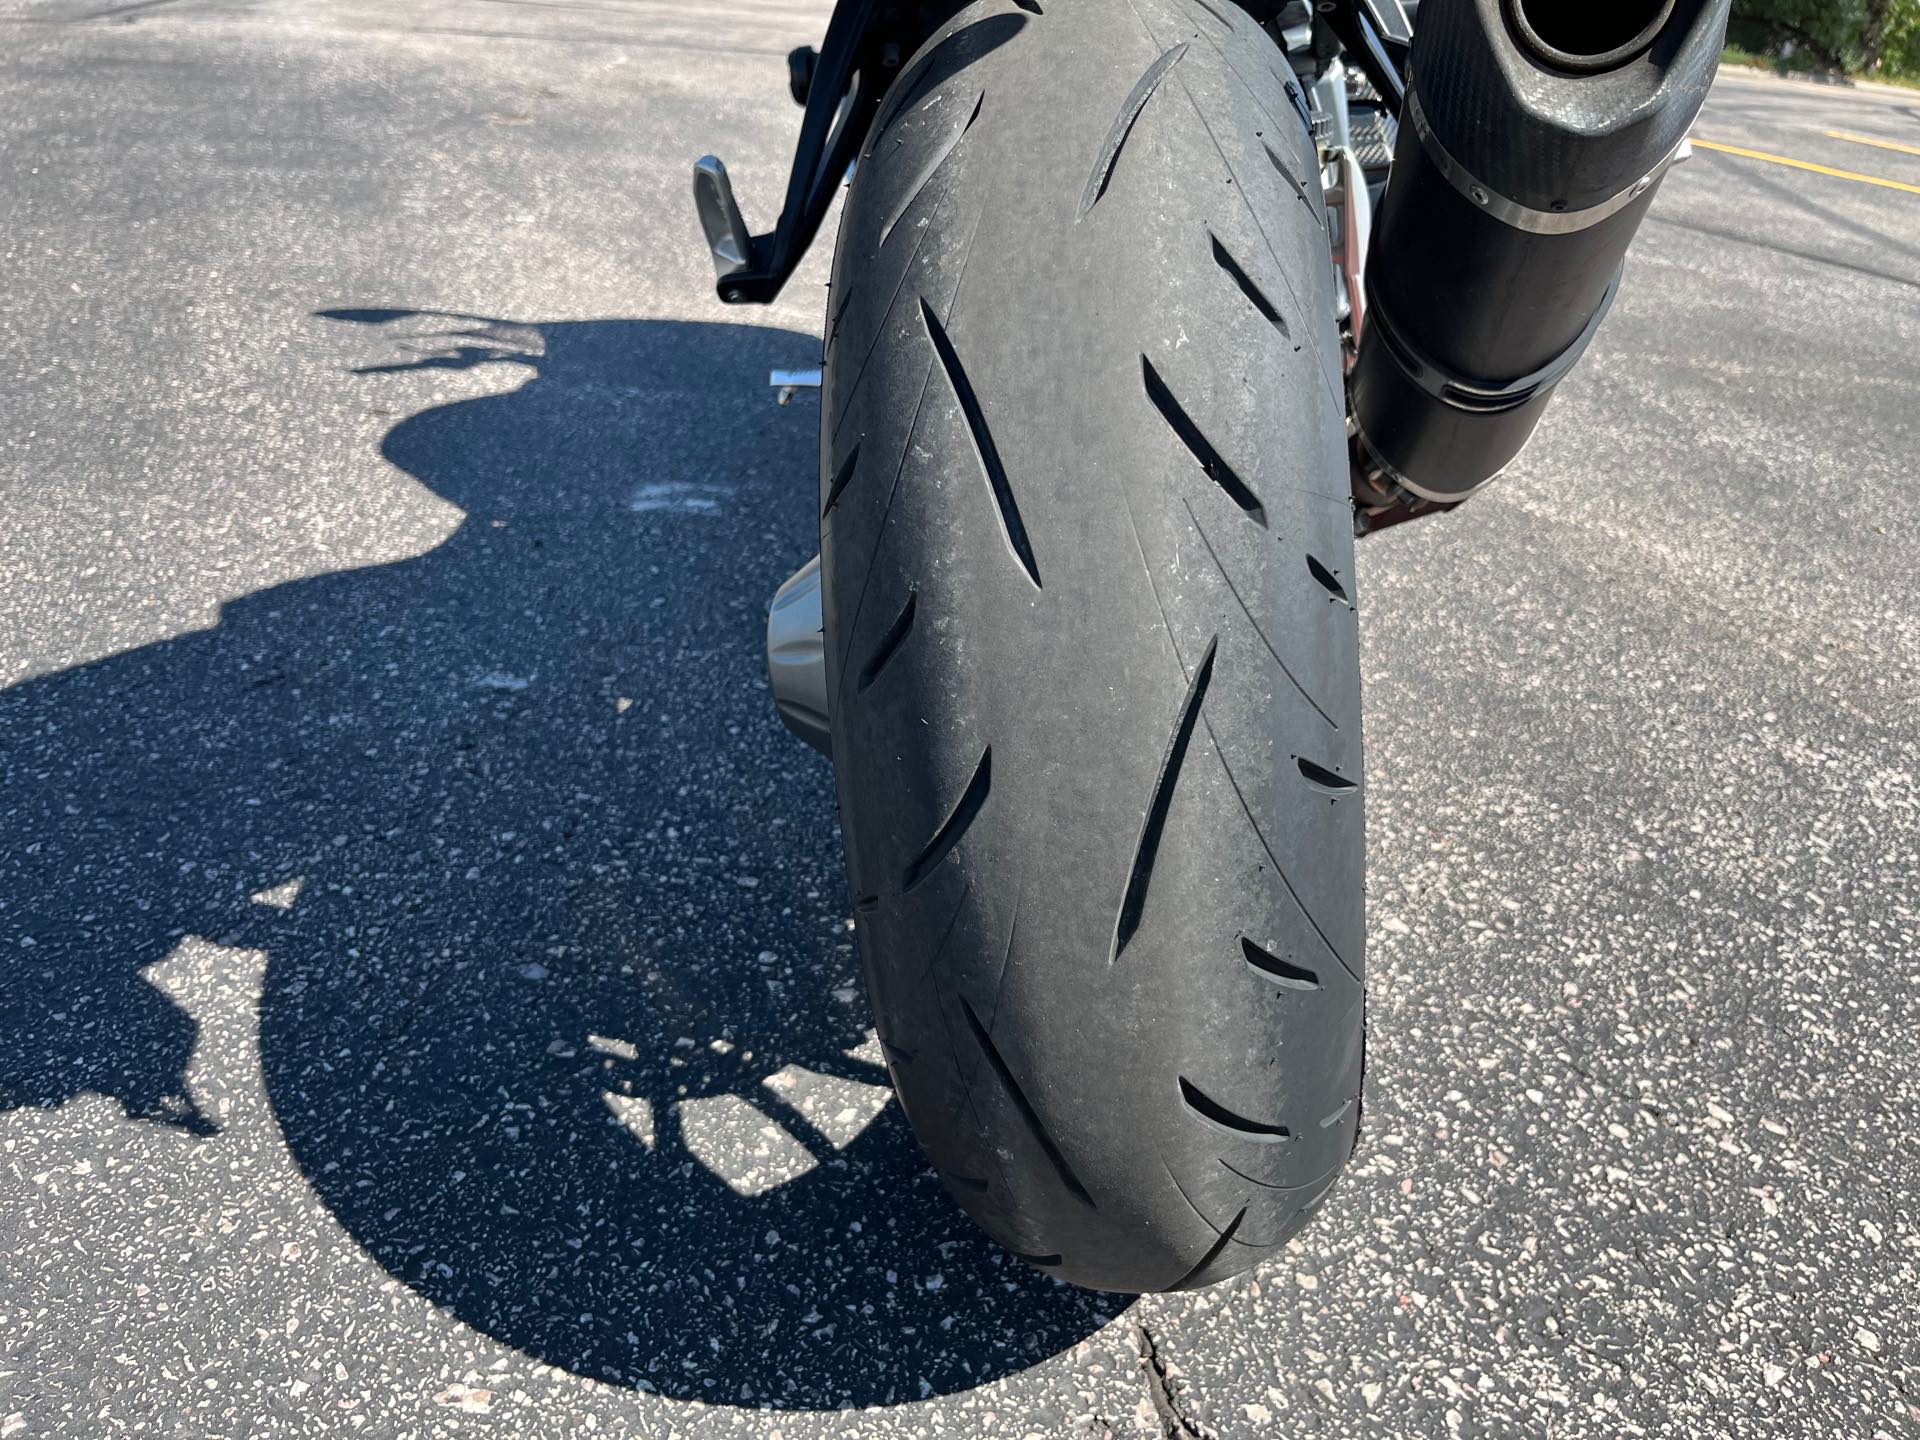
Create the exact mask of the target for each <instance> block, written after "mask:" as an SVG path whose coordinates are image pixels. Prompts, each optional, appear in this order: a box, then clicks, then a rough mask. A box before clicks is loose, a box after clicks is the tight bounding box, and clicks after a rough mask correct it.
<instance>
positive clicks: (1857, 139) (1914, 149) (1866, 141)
mask: <svg viewBox="0 0 1920 1440" xmlns="http://www.w3.org/2000/svg"><path fill="white" fill-rule="evenodd" d="M1827 138H1828V139H1829V140H1847V141H1851V142H1852V143H1853V144H1855V145H1877V146H1878V147H1879V148H1880V149H1882V150H1898V151H1899V152H1900V153H1901V154H1902V155H1920V145H1902V144H1900V143H1899V142H1898V141H1895V140H1876V139H1874V138H1873V137H1872V136H1871V135H1852V134H1849V133H1848V132H1847V131H1845V130H1829V131H1827Z"/></svg>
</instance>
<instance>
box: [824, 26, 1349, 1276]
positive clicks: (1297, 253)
mask: <svg viewBox="0 0 1920 1440" xmlns="http://www.w3.org/2000/svg"><path fill="white" fill-rule="evenodd" d="M1290 77H1291V72H1290V70H1289V69H1288V67H1287V65H1286V62H1285V60H1284V58H1283V56H1282V55H1281V54H1280V52H1279V51H1278V49H1277V48H1276V47H1275V46H1274V44H1273V42H1272V41H1271V40H1270V39H1269V38H1268V37H1267V36H1266V34H1265V33H1264V32H1262V31H1261V30H1260V29H1259V28H1258V27H1257V26H1256V25H1254V24H1253V23H1252V22H1251V21H1250V20H1249V19H1248V18H1247V16H1246V15H1245V14H1244V13H1243V12H1241V11H1240V10H1238V9H1237V8H1236V7H1234V6H1233V5H1231V4H1226V3H1221V4H1217V5H1216V4H1211V3H1204V0H1135V3H1132V4H1129V3H1126V0H1077V3H1073V0H1059V3H1055V0H1046V4H1045V6H1044V10H1043V7H1042V5H1040V4H1036V3H1031V0H1012V3H1008V0H986V3H980V4H974V5H970V6H968V7H966V8H965V9H963V10H962V11H960V12H959V13H958V14H957V15H955V16H954V17H953V18H952V19H951V21H950V22H949V23H948V24H946V25H945V26H943V27H942V29H941V30H940V32H939V33H938V34H936V35H935V36H934V37H933V38H932V39H931V40H930V41H929V42H928V43H927V45H926V46H925V47H924V48H923V49H922V50H921V52H920V53H919V54H918V55H916V56H915V57H914V59H913V60H912V61H911V62H910V63H909V64H908V65H907V66H906V67H905V69H904V70H903V71H902V73H901V75H900V78H899V79H898V81H897V82H896V84H895V85H894V87H893V89H892V91H891V92H890V94H889V96H888V99H887V102H886V105H885V107H884V109H883V112H882V114H881V116H880V118H879V123H878V124H877V126H876V128H875V130H874V132H873V135H872V138H871V140H870V142H869V144H868V146H867V148H866V152H865V154H864V155H863V156H862V158H861V162H860V164H859V167H858V170H857V174H856V178H855V180H854V183H853V186H852V190H851V193H850V195H849V197H848V200H847V206H846V211H845V215H844V218H843V221H842V231H841V236H840V243H839V249H838V255H837V257H836V261H835V278H834V284H833V289H832V292H831V296H830V301H829V338H828V344H827V354H826V373H825V388H824V391H823V399H822V405H823V432H824V434H823V446H822V494H821V502H822V521H821V536H822V563H823V567H824V588H825V621H826V642H827V656H828V687H829V690H828V693H829V695H830V696H831V697H832V704H831V712H832V726H833V754H834V764H835V768H836V771H837V781H838V785H839V795H840V804H841V815H842V822H843V831H844V838H845V848H846V860H847V869H848V873H849V877H850V880H851V887H852V892H853V897H854V910H855V916H856V926H857V929H858V932H859V940H860V950H861V955H862V963H863V967H864V969H865V973H866V978H867V984H868V988H869V992H870V995H871V999H872V1004H873V1010H874V1015H875V1021H876V1024H877V1027H878V1030H879V1033H880V1036H881V1038H882V1041H883V1043H884V1048H885V1052H886V1056H887V1060H888V1065H889V1067H890V1069H891V1072H892V1075H893V1080H894V1084H895V1087H896V1089H897V1091H898V1094H899V1097H900V1101H901V1104H902V1106H903V1107H904V1109H905V1111H906V1114H907V1117H908V1119H909V1121H910V1123H911V1124H912V1125H913V1127H914V1130H915V1132H916V1134H917V1135H918V1137H919V1139H920V1141H921V1143H922V1145H923V1146H924V1147H925V1149H926V1151H927V1153H928V1155H929V1157H930V1158H931V1160H932V1162H933V1164H934V1165H935V1166H936V1167H937V1168H938V1170H939V1172H940V1174H941V1175H942V1176H943V1177H944V1178H945V1180H946V1183H947V1185H948V1188H949V1189H950V1190H951V1192H952V1193H953V1195H954V1197H955V1199H957V1200H958V1201H959V1202H960V1204H961V1205H962V1206H963V1207H965V1208H966V1210H967V1211H968V1212H969V1213H970V1214H971V1215H972V1216H973V1217H974V1218H975V1219H976V1220H977V1221H978V1222H979V1223H980V1225H981V1226H983V1227H984V1228H985V1229H986V1230H987V1231H988V1233H989V1234H991V1235H992V1236H994V1237H995V1238H996V1239H997V1240H998V1241H999V1242H1000V1243H1001V1244H1003V1245H1004V1246H1005V1247H1006V1248H1007V1249H1009V1250H1010V1251H1012V1252H1013V1253H1014V1254H1016V1255H1018V1256H1019V1257H1021V1258H1022V1259H1024V1260H1026V1261H1028V1262H1030V1263H1031V1264H1033V1265H1036V1266H1038V1267H1040V1268H1041V1269H1043V1270H1045V1271H1047V1272H1048V1273H1050V1274H1053V1275H1057V1276H1059V1277H1061V1278H1063V1279H1066V1280H1068V1281H1071V1282H1073V1283H1075V1284H1079V1285H1084V1286H1089V1287H1092V1288H1096V1289H1101V1290H1113V1291H1124V1292H1142V1291H1158V1290H1177V1289H1192V1288H1198V1287H1201V1286H1205V1285H1209V1284H1213V1283H1215V1282H1218V1281H1221V1280H1224V1279H1226V1278H1228V1277H1230V1276H1233V1275H1236V1274H1239V1273H1241V1272H1243V1271H1245V1270H1248V1269H1250V1268H1251V1267H1252V1266H1254V1265H1255V1264H1257V1263H1258V1262H1259V1261H1260V1260H1261V1259H1262V1258H1263V1257H1265V1256H1267V1255H1269V1254H1271V1253H1272V1252H1273V1251H1274V1250H1275V1249H1276V1248H1277V1247H1279V1246H1280V1245H1282V1244H1284V1243H1285V1242H1286V1240H1287V1239H1288V1238H1289V1237H1291V1236H1292V1235H1293V1234H1294V1233H1295V1231H1296V1230H1298V1229H1299V1227H1300V1226H1301V1225H1302V1224H1303V1223H1304V1222H1305V1220H1306V1219H1307V1217H1308V1216H1309V1214H1310V1213H1311V1212H1312V1211H1313V1209H1314V1208H1315V1206H1316V1205H1318V1204H1319V1203H1320V1202H1321V1200H1322V1199H1324V1197H1325V1196H1326V1194H1327V1193H1328V1191H1329V1189H1330V1188H1331V1187H1332V1185H1333V1183H1334V1181H1335V1179H1336V1178H1337V1176H1338V1173H1339V1171H1340V1169H1341V1167H1342V1166H1343V1164H1344V1163H1345V1161H1346V1159H1347V1157H1348V1155H1349V1154H1350V1152H1351V1150H1352V1148H1353V1145H1354V1143H1355V1137H1356V1135H1357V1133H1358V1124H1359V1114H1360V1089H1361V1069H1362V1052H1363V1030H1364V1024H1363V1012H1364V995H1363V989H1362V982H1361V969H1362V946H1363V939H1364V928H1365V927H1364V899H1363V876H1364V870H1365V857H1364V829H1363V823H1362V813H1361V789H1362V762H1361V727H1360V670H1359V655H1358V621H1357V616H1356V611H1355V606H1354V600H1355V588H1354V573H1353V572H1354V567H1353V518H1352V510H1351V507H1350V503H1349V500H1348V482H1347V461H1346V450H1345V406H1344V401H1343V396H1342V385H1341V369H1340V365H1341V360H1340V354H1341V352H1340V345H1339V339H1338V334H1337V331H1336V325H1335V317H1334V311H1333V294H1334V289H1333V279H1332V274H1331V271H1330V260H1329V249H1328V241H1327V234H1326V229H1325V225H1326V216H1325V208H1324V200H1323V197H1322V195H1321V191H1320V182H1319V162H1318V154H1317V148H1316V144H1315V142H1314V139H1313V137H1312V135H1311V132H1310V129H1309V125H1308V121H1307V117H1306V111H1305V109H1304V106H1303V104H1302V100H1301V96H1300V94H1299V91H1298V89H1297V87H1296V85H1295V84H1294V82H1293V81H1292V79H1291V78H1290Z"/></svg>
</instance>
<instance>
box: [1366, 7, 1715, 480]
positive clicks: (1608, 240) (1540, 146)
mask: <svg viewBox="0 0 1920 1440" xmlns="http://www.w3.org/2000/svg"><path fill="white" fill-rule="evenodd" d="M1730 4H1731V0H1425V3H1423V4H1422V5H1421V7H1420V15H1419V23H1418V25H1417V26H1416V27H1415V31H1414V42H1413V56H1412V65H1411V69H1412V79H1411V84H1410V85H1409V86H1408V89H1407V100H1406V107H1405V110H1404V111H1403V113H1402V117H1401V130H1400V137H1401V138H1400V145H1399V147H1398V151H1397V153H1396V155H1395V158H1394V163H1393V173H1392V177H1391V179H1390V180H1389V182H1388V186H1387V194H1386V199H1385V201H1384V202H1383V204H1382V206H1381V209H1380V212H1379V215H1378V216H1377V218H1376V222H1375V223H1376V227H1377V228H1376V231H1375V234H1374V237H1373V244H1372V253H1371V255H1370V257H1369V259H1368V262H1367V300H1368V306H1367V320H1366V329H1365V333H1364V335H1363V336H1362V339H1361V345H1360V354H1359V358H1358V360H1357V361H1356V363H1355V366H1354V370H1353V375H1352V382H1351V383H1352V405H1353V415H1354V421H1355V425H1356V428H1357V430H1358V432H1359V441H1360V444H1361V446H1362V447H1363V449H1364V451H1365V455H1364V457H1363V463H1367V464H1368V465H1369V467H1370V468H1377V471H1378V472H1382V473H1383V474H1384V476H1385V477H1386V478H1390V479H1392V480H1394V481H1397V482H1398V483H1399V485H1400V486H1401V487H1402V488H1404V489H1405V490H1407V491H1408V492H1410V493H1411V494H1413V495H1415V496H1418V497H1419V498H1420V499H1423V500H1429V501H1434V502H1437V503H1440V504H1451V503H1454V502H1456V501H1459V500H1463V499H1465V498H1466V497H1467V496H1468V495H1471V494H1472V493H1473V492H1474V491H1475V490H1477V489H1479V488H1480V487H1481V486H1482V485H1484V484H1486V483H1487V481H1489V480H1491V479H1492V478H1493V477H1494V476H1496V475H1498V474H1499V473H1500V471H1501V470H1503V469H1504V468H1505V467H1506V466H1507V464H1508V463H1509V462H1510V461H1512V460H1513V458H1514V457H1515V456H1516V455H1518V454H1519V453H1520V450H1521V448H1522V447H1523V446H1524V445H1525V444H1526V443H1527V440H1528V439H1529V438H1530V437H1531V436H1532V434H1533V431H1534V428H1535V426H1537V425H1538V424H1539V423H1540V417H1541V415H1542V413H1543V412H1544V411H1545V409H1546V406H1547V402H1548V400H1549V399H1551V398H1552V395H1553V390H1554V387H1555V386H1556V385H1557V384H1559V382H1560V381H1561V379H1562V378H1564V377H1565V375H1566V374H1567V372H1568V371H1569V370H1571V369H1572V368H1573V366H1574V364H1575V363H1576V362H1577V361H1578V360H1579V358H1580V356H1581V354H1582V353H1583V352H1584V351H1585V350H1586V347H1587V344H1588V342H1589V341H1590V340H1592V338H1593V335H1594V332H1595V331H1596V330H1597V329H1598V328H1599V325H1600V322H1601V320H1602V319H1603V318H1605V315H1606V312H1607V308H1608V306H1609V305H1610V304H1611V303H1612V301H1613V297H1614V293H1615V291H1616V290H1617V289H1618V287H1619V283H1620V274H1621V269H1622V264H1623V262H1624V260H1625V257H1626V253H1627V247H1628V246H1629V245H1630V244H1632V242H1633V237H1634V234H1635V232H1636V231H1638V229H1639V228H1640V222H1641V220H1642V219H1644V218H1645V216H1646V213H1647V208H1648V206H1649V205H1651V204H1652V202H1653V197H1654V194H1655V192H1656V191H1657V189H1658V187H1659V183H1660V180H1661V178H1662V177H1663V176H1664V175H1665V174H1666V171H1667V168H1668V166H1669V165H1671V164H1672V163H1673V161H1674V159H1675V158H1676V156H1677V155H1678V154H1679V152H1680V150H1681V147H1682V145H1683V144H1684V143H1685V141H1686V137H1687V131H1688V129H1689V128H1690V127H1691V126H1692V124H1693V122H1694V119H1695V117H1696V116H1698V114H1699V113H1700V107H1701V105H1702V104H1703V103H1704V102H1705V101H1706V98H1707V91H1708V89H1709V87H1710V86H1711V85H1712V84H1713V77H1714V72H1715V70H1716V68H1717V66H1718V64H1719V58H1720V50H1721V46H1722V44H1723V42H1724V40H1725V34H1726V26H1727V12H1728V9H1729V6H1730Z"/></svg>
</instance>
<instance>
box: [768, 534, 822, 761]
mask: <svg viewBox="0 0 1920 1440" xmlns="http://www.w3.org/2000/svg"><path fill="white" fill-rule="evenodd" d="M767 679H768V681H769V682H771V684H772V686H773V706H774V709H776V710H777V711H779V712H780V719H781V721H782V722H783V723H784V724H785V725H786V727H787V729H789V730H791V731H792V732H793V733H794V734H795V735H797V736H799V737H800V738H801V739H802V740H804V741H806V742H807V744H809V745H811V746H812V747H813V748H814V749H816V750H818V751H819V752H820V753H821V754H822V755H826V756H829V757H830V756H832V754H833V731H832V728H831V727H830V725H829V724H828V719H827V648H826V637H825V634H824V626H823V625H822V622H821V612H820V557H819V556H818V555H816V556H814V557H813V559H811V560H809V561H808V562H807V563H806V564H804V565H802V566H801V567H800V568H799V569H798V570H796V571H794V572H793V574H792V575H791V576H789V577H788V579H787V583H786V584H784V585H782V586H781V587H780V589H779V590H778V592H776V593H775V595H774V597H773V604H772V605H771V606H770V607H769V608H768V610H767Z"/></svg>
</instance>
